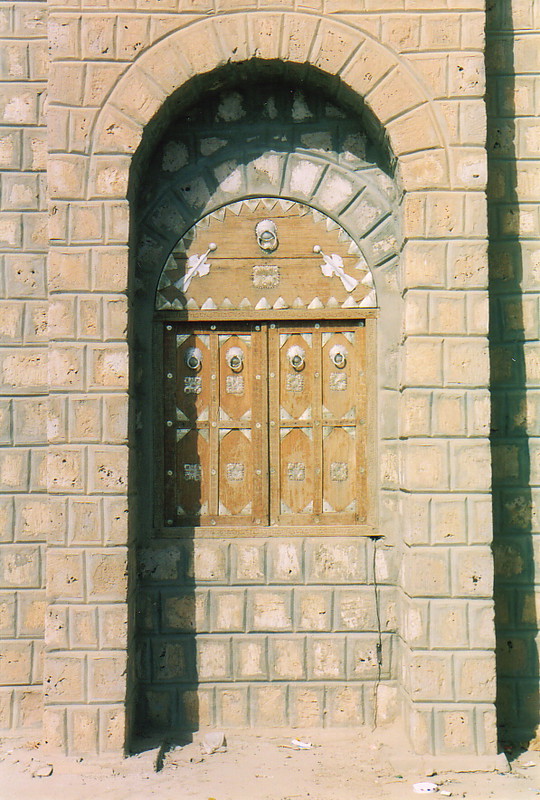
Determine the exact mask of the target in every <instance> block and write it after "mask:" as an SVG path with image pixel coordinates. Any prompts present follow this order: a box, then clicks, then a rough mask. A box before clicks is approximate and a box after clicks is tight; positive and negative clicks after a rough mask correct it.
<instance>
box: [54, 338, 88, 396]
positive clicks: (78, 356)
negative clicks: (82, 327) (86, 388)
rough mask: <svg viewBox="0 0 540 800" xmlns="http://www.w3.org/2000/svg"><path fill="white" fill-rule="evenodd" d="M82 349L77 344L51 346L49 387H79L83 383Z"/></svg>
mask: <svg viewBox="0 0 540 800" xmlns="http://www.w3.org/2000/svg"><path fill="white" fill-rule="evenodd" d="M83 361H84V350H83V348H81V347H77V346H66V347H60V346H59V345H55V346H51V348H50V349H49V382H50V386H51V388H53V387H54V388H60V389H79V390H81V389H82V388H83V385H84V367H83Z"/></svg>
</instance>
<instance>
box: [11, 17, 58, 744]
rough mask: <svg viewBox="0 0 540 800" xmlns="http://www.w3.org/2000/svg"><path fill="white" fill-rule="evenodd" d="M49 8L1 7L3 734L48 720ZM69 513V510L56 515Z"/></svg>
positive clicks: (34, 726) (35, 725)
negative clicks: (45, 691)
mask: <svg viewBox="0 0 540 800" xmlns="http://www.w3.org/2000/svg"><path fill="white" fill-rule="evenodd" d="M46 16H47V7H46V3H45V2H13V3H3V4H2V6H1V8H0V37H1V49H2V55H1V56H0V98H1V99H0V169H1V171H2V175H1V199H0V297H1V298H2V299H1V300H0V543H1V544H0V637H1V641H0V730H1V731H2V732H6V731H10V730H13V729H16V730H25V731H30V730H32V729H34V728H37V727H39V726H40V725H41V722H42V716H43V696H42V694H43V692H42V686H43V630H44V621H45V607H46V601H45V542H46V538H47V534H48V531H49V529H50V527H51V525H53V524H54V522H53V520H52V516H51V513H50V511H49V507H48V503H47V496H46V492H47V464H46V456H47V450H46V444H47V392H48V375H47V302H46V297H47V272H46V258H47V255H46V254H47V247H48V234H47V193H46V181H45V170H46V164H47V142H46V117H45V96H46V95H45V93H46V85H47V75H48V52H47V38H46ZM58 511H59V512H60V513H61V509H58Z"/></svg>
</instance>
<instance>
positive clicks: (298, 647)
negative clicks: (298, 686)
mask: <svg viewBox="0 0 540 800" xmlns="http://www.w3.org/2000/svg"><path fill="white" fill-rule="evenodd" d="M269 644H270V658H269V663H270V672H271V675H272V677H273V678H274V679H275V680H301V679H302V678H304V679H305V677H306V669H305V661H306V655H305V643H304V639H303V638H300V639H296V638H292V637H291V638H287V639H282V638H276V637H271V639H270V643H269Z"/></svg>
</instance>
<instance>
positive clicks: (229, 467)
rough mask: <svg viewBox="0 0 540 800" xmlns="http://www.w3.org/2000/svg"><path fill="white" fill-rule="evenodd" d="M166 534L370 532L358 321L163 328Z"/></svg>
mask: <svg viewBox="0 0 540 800" xmlns="http://www.w3.org/2000/svg"><path fill="white" fill-rule="evenodd" d="M164 373H165V377H164V386H165V391H164V413H165V426H164V429H165V432H164V442H165V448H164V452H165V463H164V467H165V492H164V502H165V519H166V524H167V525H169V526H180V527H182V526H189V525H203V526H204V525H239V524H240V525H247V524H251V525H269V524H270V525H297V524H301V525H306V524H307V525H309V524H318V523H323V524H326V525H329V524H330V525H332V524H336V525H339V524H351V523H355V522H365V520H366V514H367V496H366V489H367V484H366V463H365V459H366V431H367V425H366V412H367V404H366V395H367V391H366V380H365V328H364V327H363V325H362V321H357V322H346V323H345V327H344V324H343V323H338V322H324V323H323V322H321V323H315V324H313V323H309V322H306V323H291V322H283V323H272V324H270V325H268V324H266V325H265V324H260V325H255V324H254V323H245V324H243V325H241V324H238V325H236V326H232V327H231V326H226V325H221V326H218V325H211V326H209V327H207V328H204V327H202V326H194V325H191V326H190V325H189V324H187V323H176V324H167V325H166V326H165V336H164Z"/></svg>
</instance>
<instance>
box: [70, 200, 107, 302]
mask: <svg viewBox="0 0 540 800" xmlns="http://www.w3.org/2000/svg"><path fill="white" fill-rule="evenodd" d="M102 212H103V207H102V206H101V204H100V203H97V204H94V205H90V204H89V203H85V204H82V203H72V205H71V235H72V240H73V242H74V243H79V242H100V241H101V240H102V238H103V234H104V230H105V229H104V224H103V213H102ZM74 288H82V287H74Z"/></svg>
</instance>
